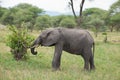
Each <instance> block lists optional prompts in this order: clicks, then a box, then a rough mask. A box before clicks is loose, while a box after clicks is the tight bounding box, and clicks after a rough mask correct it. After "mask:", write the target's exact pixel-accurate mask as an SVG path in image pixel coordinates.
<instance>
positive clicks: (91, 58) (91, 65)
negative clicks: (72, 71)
mask: <svg viewBox="0 0 120 80" xmlns="http://www.w3.org/2000/svg"><path fill="white" fill-rule="evenodd" d="M89 61H90V70H94V69H95V65H94V59H93V56H92V55H91V57H90V60H89Z"/></svg>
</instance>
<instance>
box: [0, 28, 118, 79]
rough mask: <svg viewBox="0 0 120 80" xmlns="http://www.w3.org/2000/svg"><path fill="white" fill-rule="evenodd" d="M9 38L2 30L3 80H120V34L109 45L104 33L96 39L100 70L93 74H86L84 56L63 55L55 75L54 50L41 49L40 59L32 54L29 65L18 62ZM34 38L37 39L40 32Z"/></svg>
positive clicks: (111, 37) (0, 65) (113, 35)
mask: <svg viewBox="0 0 120 80" xmlns="http://www.w3.org/2000/svg"><path fill="white" fill-rule="evenodd" d="M91 34H93V33H92V32H91ZM6 35H8V30H7V29H0V80H120V32H112V33H111V32H108V41H109V42H108V43H103V40H104V35H102V33H99V35H98V37H97V38H95V37H94V35H93V37H94V39H95V42H96V48H95V56H94V60H95V66H96V70H95V71H91V72H87V71H83V65H84V62H83V59H82V57H81V56H78V55H72V54H68V53H67V52H63V55H62V61H61V70H60V71H56V72H53V71H52V68H51V62H52V58H53V52H54V47H39V48H37V51H38V55H36V56H34V55H32V54H31V53H30V50H28V55H29V59H28V60H27V61H15V60H14V58H13V56H12V55H11V53H10V48H9V47H8V46H6V44H5V42H6V41H5V40H6ZM31 35H34V36H35V37H37V36H38V35H39V32H36V31H34V32H33V33H32V34H31Z"/></svg>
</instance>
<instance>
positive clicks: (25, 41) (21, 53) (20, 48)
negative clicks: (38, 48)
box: [7, 25, 33, 60]
mask: <svg viewBox="0 0 120 80" xmlns="http://www.w3.org/2000/svg"><path fill="white" fill-rule="evenodd" d="M9 30H10V32H11V33H10V34H9V35H8V36H7V45H8V46H9V47H10V48H11V53H12V54H13V55H14V58H15V59H16V60H21V59H26V58H27V55H26V53H27V49H28V48H29V46H30V44H31V42H32V41H33V37H31V36H30V35H29V34H28V31H27V28H26V27H25V26H24V25H22V26H21V28H16V27H15V26H9Z"/></svg>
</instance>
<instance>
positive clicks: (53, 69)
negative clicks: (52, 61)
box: [52, 68, 61, 72]
mask: <svg viewBox="0 0 120 80" xmlns="http://www.w3.org/2000/svg"><path fill="white" fill-rule="evenodd" d="M60 70H61V69H60V68H52V71H53V72H54V71H60Z"/></svg>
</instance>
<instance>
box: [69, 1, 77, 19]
mask: <svg viewBox="0 0 120 80" xmlns="http://www.w3.org/2000/svg"><path fill="white" fill-rule="evenodd" d="M69 4H70V6H71V8H72V12H73V15H74V17H75V19H76V18H77V16H76V14H75V10H74V5H73V0H70V3H69Z"/></svg>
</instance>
